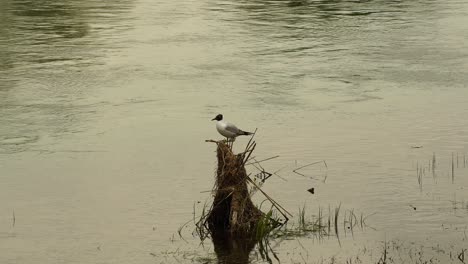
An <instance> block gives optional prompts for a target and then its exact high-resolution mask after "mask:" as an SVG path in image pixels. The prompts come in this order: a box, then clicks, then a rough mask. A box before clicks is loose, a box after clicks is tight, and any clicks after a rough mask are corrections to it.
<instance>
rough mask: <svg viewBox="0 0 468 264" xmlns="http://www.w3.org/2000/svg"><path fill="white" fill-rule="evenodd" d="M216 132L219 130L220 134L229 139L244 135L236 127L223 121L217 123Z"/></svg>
mask: <svg viewBox="0 0 468 264" xmlns="http://www.w3.org/2000/svg"><path fill="white" fill-rule="evenodd" d="M216 130H218V132H219V133H220V134H221V135H223V136H225V137H227V138H235V137H237V136H240V135H242V133H243V132H242V131H241V130H240V129H238V128H237V127H236V126H235V125H233V124H231V123H227V122H224V121H222V120H221V121H217V122H216ZM241 132H242V133H241Z"/></svg>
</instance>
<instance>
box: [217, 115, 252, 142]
mask: <svg viewBox="0 0 468 264" xmlns="http://www.w3.org/2000/svg"><path fill="white" fill-rule="evenodd" d="M213 120H216V121H217V122H216V130H218V132H219V133H220V134H221V135H223V136H225V137H227V138H228V139H235V138H236V137H237V136H248V135H252V134H253V133H251V132H245V131H242V130H240V129H239V128H237V127H236V126H235V125H233V124H231V123H228V122H225V121H223V115H222V114H219V115H217V116H216V117H215V118H213V119H211V121H213Z"/></svg>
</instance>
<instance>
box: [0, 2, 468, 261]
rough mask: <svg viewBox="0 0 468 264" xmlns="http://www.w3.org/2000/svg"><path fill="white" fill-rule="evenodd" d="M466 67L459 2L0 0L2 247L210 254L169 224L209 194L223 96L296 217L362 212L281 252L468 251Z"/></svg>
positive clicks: (193, 257) (100, 255)
mask: <svg viewBox="0 0 468 264" xmlns="http://www.w3.org/2000/svg"><path fill="white" fill-rule="evenodd" d="M467 72H468V3H467V2H466V1H456V0H449V1H441V0H417V1H404V0H401V1H380V0H375V1H307V0H305V1H301V0H292V1H259V0H249V1H247V0H240V1H232V0H218V1H213V0H201V1H190V0H181V1H167V0H159V1H150V0H140V1H132V0H114V1H97V0H83V1H68V0H65V1H51V0H34V1H33V0H2V1H0V201H1V202H0V262H1V263H8V264H9V263H22V264H25V263H191V262H192V261H195V262H200V263H211V262H210V261H211V260H210V259H212V258H213V250H212V245H211V244H210V243H209V242H208V243H205V244H204V246H201V245H200V243H199V240H198V238H196V237H193V236H192V234H191V231H192V229H191V228H192V227H193V226H188V227H186V228H184V229H183V230H182V234H183V236H184V239H185V241H184V240H183V239H181V238H180V237H179V235H178V234H177V230H178V228H179V227H180V226H182V225H183V224H184V223H186V222H187V221H189V220H190V219H192V217H193V215H192V214H193V211H194V207H195V211H196V214H198V212H199V211H200V210H201V206H202V205H203V203H204V202H205V201H207V202H208V203H209V202H210V194H209V193H208V192H207V191H209V190H210V189H211V188H212V185H213V179H214V177H213V175H214V169H215V153H214V150H215V146H214V145H213V144H210V143H205V142H204V141H205V139H220V136H219V135H218V134H217V132H216V130H215V128H214V125H215V124H214V123H213V122H212V121H210V120H211V119H212V118H213V117H214V116H215V115H216V114H218V113H223V114H224V116H225V118H226V119H227V120H228V121H230V122H233V123H236V124H237V125H239V126H240V127H241V128H242V129H244V130H254V129H255V128H258V132H257V135H256V140H257V144H258V146H257V148H256V153H255V155H256V157H257V158H258V159H262V158H268V157H270V156H274V155H279V156H280V157H279V158H276V159H273V160H270V161H267V162H265V163H264V165H263V166H264V167H265V168H267V170H270V171H277V170H280V171H278V175H279V177H278V176H276V175H275V176H272V178H270V179H269V180H268V181H267V182H266V183H265V185H264V186H263V188H264V190H265V191H266V192H268V193H269V194H270V195H271V196H272V197H274V198H275V200H276V201H278V202H279V203H280V204H282V205H283V207H285V208H287V209H288V210H289V211H291V212H292V213H293V214H297V212H298V208H299V207H302V206H304V205H305V206H306V208H307V213H310V214H316V213H317V210H318V209H317V208H318V207H322V208H326V210H328V207H329V206H330V207H331V208H332V210H333V209H334V208H335V207H336V206H338V205H339V204H341V210H342V211H341V214H342V216H344V214H346V212H347V210H348V211H349V210H354V212H355V213H356V214H357V215H360V214H362V215H364V216H368V218H367V220H366V223H367V226H368V227H367V228H362V230H359V231H358V230H356V231H354V233H353V234H352V235H350V234H348V235H346V233H345V234H342V235H341V237H340V241H338V240H337V239H336V238H327V239H322V240H320V241H317V240H316V239H313V238H310V237H305V238H301V239H300V240H298V239H292V240H287V241H283V242H282V243H280V244H278V245H277V246H276V247H275V252H276V253H277V255H278V257H279V258H280V259H281V260H282V261H283V262H285V263H288V262H291V263H293V262H300V263H304V262H306V263H313V262H314V261H319V260H321V259H329V258H331V257H333V256H336V255H342V256H344V257H346V256H349V255H350V254H357V253H356V252H357V251H356V250H358V249H362V248H363V247H367V248H370V246H369V245H374V246H375V245H377V247H378V246H380V244H381V243H382V242H383V241H403V242H404V243H414V244H415V245H421V246H424V247H434V246H436V245H439V244H440V245H442V246H443V245H446V246H447V247H452V248H455V247H461V248H468V245H467V237H466V233H467V225H468V192H467V191H466V188H468V169H466V168H465V167H468V155H467V156H466V157H465V153H468V144H467V142H468V133H466V131H468V118H467V117H468V87H467V84H468V74H467ZM246 142H247V139H246V138H239V139H238V140H237V142H236V145H235V148H237V150H241V149H242V148H243V146H244V145H245V144H246ZM433 157H435V159H436V163H435V165H436V167H435V170H434V171H431V170H430V167H432V165H431V164H430V163H429V162H432V160H433ZM452 157H453V164H454V165H453V173H452V165H451V164H452ZM321 160H325V161H326V163H327V165H328V168H327V167H324V166H323V165H322V164H317V165H313V166H309V167H306V168H304V169H301V174H303V175H299V174H297V173H294V172H293V170H294V169H295V168H298V167H300V166H303V165H306V164H309V163H312V162H316V161H321ZM420 167H421V168H423V171H424V174H423V176H422V178H421V179H420V180H419V181H418V176H417V175H418V173H417V168H420ZM249 170H251V171H252V172H255V170H254V168H249ZM452 174H453V175H452ZM421 181H422V183H420V182H421ZM311 187H314V188H315V194H311V193H309V192H307V191H306V190H307V189H309V188H311ZM256 198H257V202H261V201H262V197H261V196H260V195H259V196H258V197H256ZM291 221H296V220H295V219H292V220H291ZM366 245H367V246H366ZM454 250H455V249H454ZM377 252H378V251H376V253H375V254H377ZM447 252H448V251H447ZM252 261H253V262H261V260H257V259H256V258H255V257H252Z"/></svg>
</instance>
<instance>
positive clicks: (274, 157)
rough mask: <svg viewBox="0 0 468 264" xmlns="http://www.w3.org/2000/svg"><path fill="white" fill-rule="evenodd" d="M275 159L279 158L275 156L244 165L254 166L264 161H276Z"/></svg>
mask: <svg viewBox="0 0 468 264" xmlns="http://www.w3.org/2000/svg"><path fill="white" fill-rule="evenodd" d="M276 158H279V155H276V156H273V157H270V158H267V159H263V160H260V161H255V162H250V163H247V164H245V165H252V164H255V163H260V162H264V161H267V160H272V159H276Z"/></svg>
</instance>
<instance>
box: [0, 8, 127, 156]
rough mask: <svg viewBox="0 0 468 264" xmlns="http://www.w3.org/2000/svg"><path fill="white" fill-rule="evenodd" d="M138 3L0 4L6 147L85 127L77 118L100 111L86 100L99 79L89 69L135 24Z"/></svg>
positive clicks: (1, 133)
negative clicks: (90, 89)
mask: <svg viewBox="0 0 468 264" xmlns="http://www.w3.org/2000/svg"><path fill="white" fill-rule="evenodd" d="M133 4H134V1H133V0H118V1H112V2H110V3H108V2H101V1H96V0H88V1H54V0H37V1H36V0H10V1H2V2H0V10H1V11H0V15H1V16H0V61H2V63H1V64H0V95H1V96H0V124H2V125H1V126H0V152H7V153H10V152H17V151H23V150H25V149H27V148H28V146H31V145H33V144H34V143H37V142H38V141H40V140H41V138H42V137H55V136H57V135H66V134H69V133H75V132H78V131H80V128H79V124H80V122H79V121H82V120H83V118H84V119H86V118H88V117H90V116H92V113H95V111H96V107H95V105H94V104H90V103H89V102H88V100H87V98H88V96H92V95H91V94H89V92H88V91H87V89H88V88H87V86H89V85H90V84H92V83H93V81H97V79H96V78H99V75H96V74H95V73H94V72H93V70H92V69H91V67H92V66H97V65H100V64H102V62H100V58H102V57H104V56H106V54H107V53H108V52H109V50H112V48H113V46H115V45H116V43H117V41H115V39H116V38H118V37H120V34H118V33H121V32H123V31H125V30H128V29H130V28H131V25H132V24H131V23H129V22H128V19H129V18H130V16H131V13H130V10H131V9H132V8H133ZM81 101H82V102H81ZM87 105H90V106H89V107H87ZM3 124H8V125H3Z"/></svg>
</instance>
